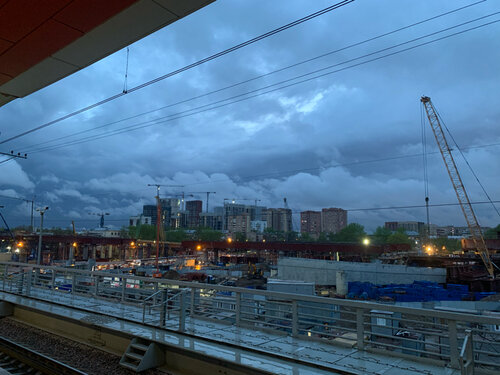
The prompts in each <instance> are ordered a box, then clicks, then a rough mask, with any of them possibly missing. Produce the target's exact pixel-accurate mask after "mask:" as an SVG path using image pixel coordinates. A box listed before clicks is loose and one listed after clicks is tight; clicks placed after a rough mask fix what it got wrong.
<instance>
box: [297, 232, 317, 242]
mask: <svg viewBox="0 0 500 375" xmlns="http://www.w3.org/2000/svg"><path fill="white" fill-rule="evenodd" d="M299 242H314V238H312V237H311V235H310V234H309V233H307V232H304V233H301V234H300V238H299Z"/></svg>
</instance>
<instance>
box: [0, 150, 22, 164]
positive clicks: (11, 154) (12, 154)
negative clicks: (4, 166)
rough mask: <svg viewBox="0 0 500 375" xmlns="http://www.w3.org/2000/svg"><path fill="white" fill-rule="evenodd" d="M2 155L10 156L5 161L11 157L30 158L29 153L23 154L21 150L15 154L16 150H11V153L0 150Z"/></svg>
mask: <svg viewBox="0 0 500 375" xmlns="http://www.w3.org/2000/svg"><path fill="white" fill-rule="evenodd" d="M0 155H4V156H9V158H8V159H6V160H4V161H7V160H11V159H14V158H19V159H28V154H21V153H20V152H18V153H17V154H15V153H14V151H11V152H10V153H8V152H2V151H0ZM4 161H3V162H4Z"/></svg>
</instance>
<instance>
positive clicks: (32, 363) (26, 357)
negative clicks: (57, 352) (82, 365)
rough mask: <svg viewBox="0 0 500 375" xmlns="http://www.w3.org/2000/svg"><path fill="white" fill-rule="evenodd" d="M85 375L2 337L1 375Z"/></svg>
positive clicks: (0, 338)
mask: <svg viewBox="0 0 500 375" xmlns="http://www.w3.org/2000/svg"><path fill="white" fill-rule="evenodd" d="M8 374H12V375H21V374H22V375H25V374H26V375H27V374H29V375H66V374H68V375H70V374H71V375H84V374H85V372H82V371H80V370H77V369H75V368H73V367H70V366H68V365H66V364H64V363H62V362H59V361H56V360H55V359H53V358H50V357H47V356H46V355H43V354H40V353H38V352H36V351H34V350H31V349H28V348H27V347H25V346H23V345H19V344H17V343H15V342H13V341H11V340H9V339H6V338H5V337H1V336H0V375H8Z"/></svg>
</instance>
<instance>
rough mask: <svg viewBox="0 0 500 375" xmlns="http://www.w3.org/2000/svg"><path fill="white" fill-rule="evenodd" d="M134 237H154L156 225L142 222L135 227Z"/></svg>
mask: <svg viewBox="0 0 500 375" xmlns="http://www.w3.org/2000/svg"><path fill="white" fill-rule="evenodd" d="M136 233H137V234H136V237H137V238H138V239H140V240H150V241H153V240H155V239H156V227H155V226H154V225H148V224H142V225H139V226H138V227H137V230H136Z"/></svg>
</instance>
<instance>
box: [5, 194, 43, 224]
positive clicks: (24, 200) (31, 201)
mask: <svg viewBox="0 0 500 375" xmlns="http://www.w3.org/2000/svg"><path fill="white" fill-rule="evenodd" d="M0 197H1V198H9V199H16V200H18V201H23V202H26V203H31V221H30V229H31V232H32V233H33V231H34V229H35V227H34V223H33V210H34V205H35V196H33V199H24V198H17V197H9V196H8V195H0Z"/></svg>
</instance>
